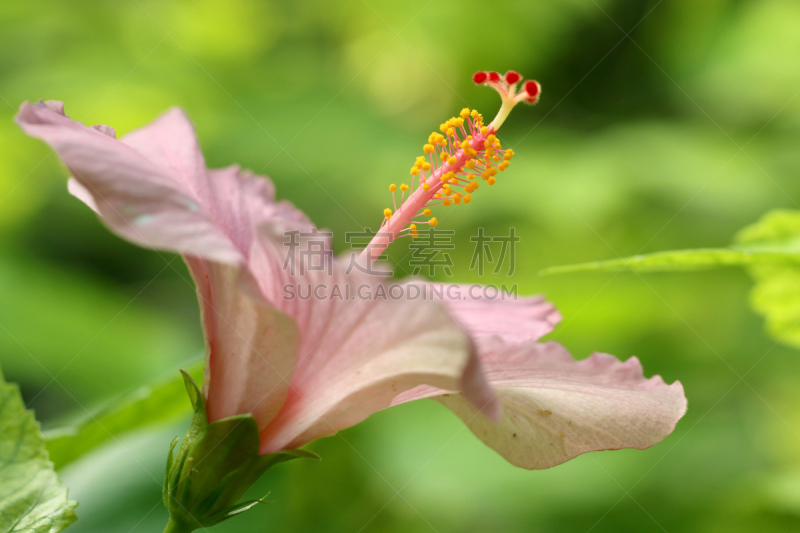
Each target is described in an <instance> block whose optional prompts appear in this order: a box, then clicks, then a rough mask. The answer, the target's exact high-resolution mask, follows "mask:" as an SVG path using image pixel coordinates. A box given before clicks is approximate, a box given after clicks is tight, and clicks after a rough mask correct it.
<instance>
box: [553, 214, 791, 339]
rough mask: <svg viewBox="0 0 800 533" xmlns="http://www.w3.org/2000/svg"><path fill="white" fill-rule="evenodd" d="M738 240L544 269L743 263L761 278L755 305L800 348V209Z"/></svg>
mask: <svg viewBox="0 0 800 533" xmlns="http://www.w3.org/2000/svg"><path fill="white" fill-rule="evenodd" d="M735 241H736V244H735V245H733V246H731V247H728V248H707V249H697V250H678V251H672V252H656V253H653V254H647V255H637V256H633V257H626V258H623V259H612V260H609V261H595V262H592V263H582V264H578V265H567V266H558V267H551V268H547V269H545V270H542V271H541V272H540V274H542V275H548V274H565V273H568V272H580V271H592V270H595V271H597V270H602V271H619V270H622V269H630V270H632V271H634V272H674V271H687V270H708V269H714V268H720V267H725V266H743V267H746V268H747V271H748V273H749V274H750V275H751V276H752V278H753V279H754V280H755V286H754V287H753V290H752V292H751V294H750V305H751V306H752V307H753V309H754V310H755V311H756V312H757V313H759V314H761V315H763V316H764V318H765V320H766V329H767V332H768V333H769V334H770V335H771V336H772V337H773V338H774V339H775V340H777V341H779V342H782V343H784V344H786V345H789V346H792V347H795V348H800V328H798V326H800V211H794V210H775V211H771V212H769V213H767V214H766V215H764V216H763V217H762V218H761V220H759V221H758V222H756V223H755V224H752V225H750V226H747V227H745V228H743V229H742V230H741V231H740V232H739V233H738V235H737V236H736V239H735Z"/></svg>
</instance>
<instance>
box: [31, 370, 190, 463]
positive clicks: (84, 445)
mask: <svg viewBox="0 0 800 533" xmlns="http://www.w3.org/2000/svg"><path fill="white" fill-rule="evenodd" d="M176 374H177V373H176ZM189 374H191V375H193V376H197V377H199V378H202V374H203V363H202V362H198V363H196V364H194V365H192V366H191V367H190V368H189ZM190 413H191V408H190V407H189V406H188V405H187V404H186V387H185V385H184V378H183V376H182V375H181V374H178V375H177V376H175V377H174V378H171V379H168V380H162V381H158V382H156V383H153V384H151V385H147V386H144V387H141V388H140V389H138V390H136V391H135V392H133V393H131V394H128V395H126V396H123V397H121V398H119V399H118V400H116V401H114V402H112V403H110V404H108V405H107V406H105V407H104V408H103V409H102V410H101V411H100V412H98V413H93V414H92V415H91V416H87V417H85V418H84V419H83V420H82V421H81V422H79V423H78V424H76V425H75V426H73V427H69V428H63V429H58V430H54V431H49V432H47V433H46V434H45V438H46V439H47V449H48V450H49V451H50V459H51V460H52V461H53V463H54V464H55V467H56V468H57V469H58V468H62V467H63V466H64V465H66V464H69V463H71V462H72V461H74V460H76V459H78V458H80V457H81V456H83V455H84V454H86V453H88V452H90V451H91V450H93V449H94V448H96V447H97V446H100V445H101V444H104V443H105V442H107V441H108V440H110V439H112V438H114V437H116V436H117V435H120V434H122V433H125V432H128V431H131V430H134V429H141V428H144V427H148V426H153V425H156V424H159V423H164V422H168V421H171V420H176V419H178V418H180V417H182V416H187V415H189V414H190Z"/></svg>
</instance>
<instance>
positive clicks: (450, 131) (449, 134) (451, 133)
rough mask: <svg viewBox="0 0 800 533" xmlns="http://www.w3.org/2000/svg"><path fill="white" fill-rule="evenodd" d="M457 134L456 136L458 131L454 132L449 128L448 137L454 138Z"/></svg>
mask: <svg viewBox="0 0 800 533" xmlns="http://www.w3.org/2000/svg"><path fill="white" fill-rule="evenodd" d="M455 134H456V130H454V129H453V128H447V135H448V136H449V137H452V136H453V135H455Z"/></svg>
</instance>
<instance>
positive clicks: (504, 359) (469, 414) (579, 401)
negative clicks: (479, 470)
mask: <svg viewBox="0 0 800 533" xmlns="http://www.w3.org/2000/svg"><path fill="white" fill-rule="evenodd" d="M483 348H484V349H483V350H482V352H481V360H482V362H483V363H484V367H485V369H486V373H487V377H488V379H489V382H490V383H491V384H492V385H493V386H494V387H495V389H496V390H497V394H498V397H499V399H500V401H501V402H502V404H503V416H502V418H501V420H500V422H499V423H493V422H491V421H487V420H486V419H485V418H483V417H480V416H476V413H475V409H474V408H473V407H472V406H470V405H469V403H468V402H465V401H464V399H463V398H461V396H460V395H459V394H448V395H442V396H437V397H436V398H435V399H436V400H437V401H439V402H441V403H442V404H444V405H445V406H447V407H448V408H450V409H451V410H453V411H454V412H455V413H456V414H457V415H458V416H459V417H461V418H462V419H463V420H464V421H465V422H466V424H467V425H468V426H469V428H470V430H471V431H472V432H473V433H474V434H475V435H476V436H477V437H478V438H479V439H481V440H482V441H483V442H484V443H485V444H486V445H487V446H489V447H491V448H492V449H494V450H495V451H497V452H498V453H499V454H500V455H502V456H503V457H505V458H506V459H507V460H508V461H509V462H510V463H512V464H514V465H516V466H520V467H523V468H529V469H539V468H549V467H551V466H555V465H558V464H560V463H563V462H565V461H567V460H569V459H572V458H573V457H575V456H577V455H579V454H582V453H585V452H590V451H597V450H616V449H620V448H638V449H644V448H648V447H650V446H652V445H654V444H656V443H657V442H659V441H661V440H662V439H664V438H665V437H666V436H667V435H669V434H670V433H671V432H672V430H673V429H674V428H675V424H676V423H677V422H678V420H679V419H680V418H681V417H682V416H683V414H684V413H685V412H686V398H685V396H684V393H683V387H682V386H681V384H680V382H677V381H676V382H675V383H673V384H671V385H667V384H665V383H664V381H663V380H662V379H661V377H660V376H654V377H652V378H650V379H645V378H644V376H643V374H642V367H641V364H640V363H639V360H638V359H637V358H635V357H631V358H630V359H628V360H627V361H625V362H620V361H619V360H618V359H617V358H615V357H614V356H612V355H608V354H602V353H595V354H594V355H592V356H591V357H589V358H587V359H585V360H582V361H575V360H573V359H572V357H571V356H570V355H569V353H568V352H567V351H566V349H564V347H562V346H561V345H559V344H557V343H555V342H548V343H543V344H542V343H534V342H528V343H524V344H520V345H516V346H508V345H503V344H502V343H499V342H490V343H488V345H487V346H484V347H483Z"/></svg>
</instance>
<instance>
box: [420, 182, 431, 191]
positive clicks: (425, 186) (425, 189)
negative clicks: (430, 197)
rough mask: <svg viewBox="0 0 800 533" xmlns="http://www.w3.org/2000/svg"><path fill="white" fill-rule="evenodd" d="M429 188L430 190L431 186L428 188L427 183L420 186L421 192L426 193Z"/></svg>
mask: <svg viewBox="0 0 800 533" xmlns="http://www.w3.org/2000/svg"><path fill="white" fill-rule="evenodd" d="M430 188H431V186H430V185H428V183H427V182H426V183H423V184H422V190H423V191H427V190H429V189H430Z"/></svg>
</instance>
